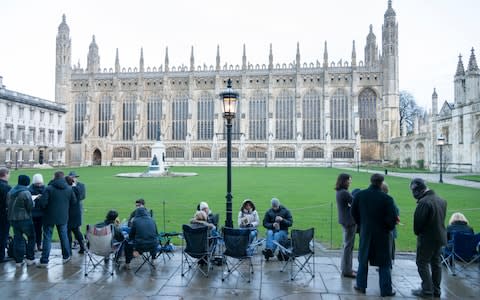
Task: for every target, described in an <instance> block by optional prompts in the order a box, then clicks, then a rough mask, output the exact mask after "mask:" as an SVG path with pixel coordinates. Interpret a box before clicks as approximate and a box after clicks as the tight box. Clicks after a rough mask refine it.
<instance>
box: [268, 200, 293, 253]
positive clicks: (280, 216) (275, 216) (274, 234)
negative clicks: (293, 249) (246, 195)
mask: <svg viewBox="0 0 480 300" xmlns="http://www.w3.org/2000/svg"><path fill="white" fill-rule="evenodd" d="M270 203H271V205H272V207H271V208H270V209H269V210H267V212H266V213H265V217H264V218H263V227H265V228H266V229H267V240H266V243H265V249H263V250H262V254H263V256H265V260H267V261H268V259H269V258H270V257H273V256H274V254H275V250H276V249H277V245H276V244H275V243H273V241H277V242H279V243H281V242H283V241H284V240H286V239H287V237H288V227H291V226H292V225H293V218H292V214H291V213H290V211H289V210H288V209H287V208H286V207H285V206H283V205H280V200H278V199H277V198H272V200H271V201H270Z"/></svg>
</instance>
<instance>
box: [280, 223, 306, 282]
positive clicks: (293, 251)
mask: <svg viewBox="0 0 480 300" xmlns="http://www.w3.org/2000/svg"><path fill="white" fill-rule="evenodd" d="M273 242H274V243H275V244H276V245H277V246H278V249H279V251H280V255H282V256H283V258H284V260H285V263H284V265H283V267H282V269H281V270H280V272H283V271H285V269H286V268H287V266H288V264H290V266H291V268H290V279H291V280H294V279H295V277H297V275H298V273H300V272H301V271H303V272H305V273H308V274H310V275H312V278H314V277H315V237H314V228H310V229H306V230H298V229H294V230H292V232H291V246H288V247H285V246H284V245H282V244H280V243H279V242H277V241H273ZM302 258H303V259H302ZM294 265H295V266H296V267H297V268H298V270H297V271H296V272H295V273H294Z"/></svg>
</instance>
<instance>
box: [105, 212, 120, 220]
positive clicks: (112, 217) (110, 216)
mask: <svg viewBox="0 0 480 300" xmlns="http://www.w3.org/2000/svg"><path fill="white" fill-rule="evenodd" d="M117 217H118V212H117V211H116V210H114V209H111V210H109V211H108V213H107V215H106V216H105V219H106V220H107V221H115V219H116V218H117Z"/></svg>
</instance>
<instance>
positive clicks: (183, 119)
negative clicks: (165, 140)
mask: <svg viewBox="0 0 480 300" xmlns="http://www.w3.org/2000/svg"><path fill="white" fill-rule="evenodd" d="M187 119H188V97H187V95H186V94H177V95H176V96H175V98H174V99H173V102H172V140H176V141H179V140H185V138H186V137H187Z"/></svg>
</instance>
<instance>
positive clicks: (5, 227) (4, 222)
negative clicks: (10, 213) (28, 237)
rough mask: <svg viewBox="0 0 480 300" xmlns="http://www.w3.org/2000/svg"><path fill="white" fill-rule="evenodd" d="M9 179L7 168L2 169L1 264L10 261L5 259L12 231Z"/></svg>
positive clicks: (0, 203)
mask: <svg viewBox="0 0 480 300" xmlns="http://www.w3.org/2000/svg"><path fill="white" fill-rule="evenodd" d="M9 177H10V171H9V170H8V169H7V168H3V167H2V168H0V263H4V262H6V261H9V259H8V258H6V257H5V248H6V247H7V240H8V233H9V231H10V223H8V217H7V194H8V192H9V191H10V190H11V189H12V187H11V186H9V185H8V178H9Z"/></svg>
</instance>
